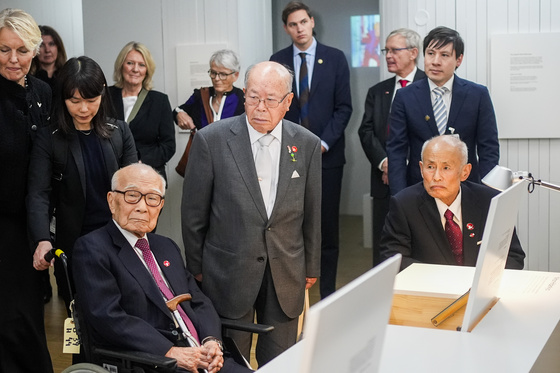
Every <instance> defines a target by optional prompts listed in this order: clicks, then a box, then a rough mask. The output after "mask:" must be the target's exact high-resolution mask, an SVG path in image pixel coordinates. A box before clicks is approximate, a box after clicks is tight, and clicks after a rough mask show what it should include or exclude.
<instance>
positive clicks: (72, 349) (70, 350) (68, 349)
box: [62, 317, 80, 354]
mask: <svg viewBox="0 0 560 373" xmlns="http://www.w3.org/2000/svg"><path fill="white" fill-rule="evenodd" d="M62 352H63V353H65V354H79V353H80V340H79V339H78V334H77V333H76V325H75V324H74V320H72V319H71V318H70V317H69V318H67V319H66V320H64V345H63V347H62Z"/></svg>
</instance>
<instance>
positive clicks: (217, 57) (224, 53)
mask: <svg viewBox="0 0 560 373" xmlns="http://www.w3.org/2000/svg"><path fill="white" fill-rule="evenodd" d="M212 63H214V64H215V65H216V66H221V67H225V68H226V69H229V70H231V72H234V73H236V72H239V70H240V69H241V66H240V65H239V57H237V53H235V52H234V51H232V50H231V49H220V50H219V51H216V52H214V54H213V55H212V57H210V66H212Z"/></svg>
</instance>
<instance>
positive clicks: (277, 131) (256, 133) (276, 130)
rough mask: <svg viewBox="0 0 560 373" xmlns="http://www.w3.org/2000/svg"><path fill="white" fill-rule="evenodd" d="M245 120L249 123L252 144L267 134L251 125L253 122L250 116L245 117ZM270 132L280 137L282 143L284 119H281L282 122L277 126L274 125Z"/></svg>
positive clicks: (277, 137)
mask: <svg viewBox="0 0 560 373" xmlns="http://www.w3.org/2000/svg"><path fill="white" fill-rule="evenodd" d="M245 122H246V123H247V129H248V130H249V141H250V142H251V145H253V144H254V143H256V142H257V141H259V139H260V138H261V137H263V136H264V135H265V134H263V133H261V132H259V131H257V130H256V129H254V128H253V126H251V123H249V118H247V117H245ZM270 134H271V135H272V136H274V137H275V138H276V139H278V141H280V143H282V120H280V122H279V123H278V124H277V125H276V127H274V129H273V130H272V131H271V132H270Z"/></svg>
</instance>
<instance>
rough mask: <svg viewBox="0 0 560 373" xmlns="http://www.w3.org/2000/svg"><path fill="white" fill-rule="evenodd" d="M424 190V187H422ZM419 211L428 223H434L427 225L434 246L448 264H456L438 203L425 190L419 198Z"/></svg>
mask: <svg viewBox="0 0 560 373" xmlns="http://www.w3.org/2000/svg"><path fill="white" fill-rule="evenodd" d="M422 189H423V187H422ZM418 198H419V199H420V202H419V203H418V210H419V211H420V214H421V215H422V217H423V218H424V221H426V222H434V224H427V228H428V230H429V231H430V234H431V235H432V237H433V244H434V245H436V246H437V248H438V250H439V251H440V252H441V255H442V256H443V257H444V258H445V260H446V261H447V262H448V263H455V258H454V257H453V254H452V252H451V246H450V245H449V241H448V240H447V236H446V235H445V231H444V229H443V226H442V225H441V217H440V215H439V211H438V209H437V205H436V201H435V200H434V198H433V197H431V196H430V195H429V194H428V193H427V192H426V191H425V190H423V193H422V194H421V195H420V196H419V197H418Z"/></svg>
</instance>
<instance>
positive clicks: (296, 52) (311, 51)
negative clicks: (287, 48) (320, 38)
mask: <svg viewBox="0 0 560 373" xmlns="http://www.w3.org/2000/svg"><path fill="white" fill-rule="evenodd" d="M292 47H293V51H294V57H296V56H297V57H299V54H300V53H301V52H305V53H307V55H308V56H311V57H315V54H316V53H315V52H316V51H317V40H315V37H313V42H312V43H311V45H310V46H309V48H307V50H305V51H302V50H300V49H299V48H298V47H296V45H295V44H293V43H292Z"/></svg>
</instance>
